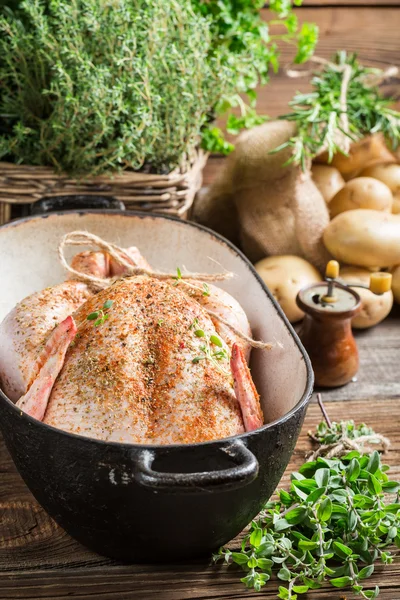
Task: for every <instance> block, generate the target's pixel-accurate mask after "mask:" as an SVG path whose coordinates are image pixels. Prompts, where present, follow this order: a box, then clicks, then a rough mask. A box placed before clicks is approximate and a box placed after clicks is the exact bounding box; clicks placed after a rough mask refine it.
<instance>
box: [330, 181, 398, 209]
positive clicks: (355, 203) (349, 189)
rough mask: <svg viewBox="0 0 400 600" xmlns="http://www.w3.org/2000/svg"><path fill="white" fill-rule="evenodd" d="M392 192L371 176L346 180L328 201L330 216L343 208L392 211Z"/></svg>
mask: <svg viewBox="0 0 400 600" xmlns="http://www.w3.org/2000/svg"><path fill="white" fill-rule="evenodd" d="M392 206H393V194H392V192H391V191H390V189H389V188H388V186H387V185H385V184H384V183H382V181H378V180H377V179H373V178H372V177H357V178H356V179H352V180H351V181H348V182H347V183H346V185H345V186H344V188H342V189H341V190H339V192H338V193H337V194H336V195H335V197H334V198H332V200H331V202H330V203H329V213H330V215H331V218H333V217H336V215H339V214H340V213H342V212H344V211H345V210H354V209H355V208H372V209H373V210H384V211H386V212H392Z"/></svg>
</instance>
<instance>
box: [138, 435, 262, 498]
mask: <svg viewBox="0 0 400 600" xmlns="http://www.w3.org/2000/svg"><path fill="white" fill-rule="evenodd" d="M220 451H222V452H225V453H226V454H227V455H228V456H229V457H230V458H232V459H233V461H234V462H235V463H236V464H235V466H233V467H230V468H229V469H222V470H221V471H203V472H197V473H166V472H162V471H156V470H154V469H153V468H152V464H153V462H154V460H155V453H154V452H153V451H152V450H140V451H139V454H138V455H136V457H135V462H136V468H137V470H136V474H135V479H136V481H137V483H139V484H140V485H142V486H144V487H147V488H152V489H154V490H165V491H170V492H187V493H190V492H192V493H196V492H198V491H199V490H208V491H212V490H222V491H225V490H234V489H237V488H241V487H243V486H245V485H248V484H249V483H251V482H252V481H254V479H255V478H256V477H257V475H258V469H259V465H258V460H257V458H256V457H255V456H254V454H253V453H252V452H251V450H249V449H248V448H247V447H246V446H245V445H244V443H243V442H242V441H241V440H233V441H232V442H231V443H230V444H228V445H227V446H224V447H222V448H221V449H220Z"/></svg>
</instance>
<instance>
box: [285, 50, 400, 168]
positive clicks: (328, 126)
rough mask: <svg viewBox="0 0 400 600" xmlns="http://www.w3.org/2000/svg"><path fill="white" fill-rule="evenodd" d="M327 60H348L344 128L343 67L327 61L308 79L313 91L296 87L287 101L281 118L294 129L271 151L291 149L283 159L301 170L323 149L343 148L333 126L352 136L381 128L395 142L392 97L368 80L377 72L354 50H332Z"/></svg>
mask: <svg viewBox="0 0 400 600" xmlns="http://www.w3.org/2000/svg"><path fill="white" fill-rule="evenodd" d="M332 62H333V63H334V64H336V65H339V66H342V65H344V64H348V65H350V66H351V70H352V74H351V79H350V82H349V85H348V89H347V96H346V104H347V118H348V122H349V131H344V130H343V129H342V128H341V121H340V117H341V114H342V108H341V103H340V94H341V86H342V81H343V72H342V71H340V70H337V69H335V68H334V66H331V65H329V64H328V65H326V66H324V68H323V69H322V70H321V71H320V72H318V73H316V74H315V75H314V77H313V78H312V79H311V85H312V87H313V90H312V91H311V92H309V93H301V92H297V94H296V95H295V96H294V98H293V100H292V101H291V102H290V103H289V105H290V107H291V108H292V112H291V113H289V114H286V115H283V116H282V117H281V118H282V119H287V120H289V121H294V122H295V123H296V125H297V134H296V135H295V136H294V137H292V138H291V139H290V140H289V141H288V142H286V143H285V144H283V145H281V146H279V147H278V148H276V149H275V150H274V152H278V151H279V150H282V149H283V148H287V147H290V148H291V149H292V151H293V154H292V157H291V158H290V159H289V161H288V163H291V162H293V163H295V164H300V165H301V166H302V168H303V170H305V169H306V165H307V162H308V160H310V159H312V158H314V157H315V156H317V155H318V154H319V153H320V152H321V150H323V149H324V150H327V151H328V154H329V159H330V160H331V159H332V157H333V156H334V154H336V153H337V152H342V153H343V151H342V150H341V148H340V145H338V144H337V133H338V131H340V132H341V133H342V134H344V135H346V136H347V137H348V138H349V139H350V140H352V141H357V140H359V139H361V138H362V137H364V136H366V135H369V134H371V133H377V132H381V133H382V134H383V135H384V137H385V139H386V141H387V142H388V144H389V145H390V146H391V147H393V148H394V149H396V148H397V146H398V145H399V143H400V112H398V111H396V110H394V109H393V108H392V105H393V103H394V102H395V100H394V99H393V98H385V97H384V96H383V94H382V92H381V91H380V90H379V87H378V86H377V85H371V84H370V82H371V77H375V76H378V77H379V76H380V75H381V74H382V71H381V70H380V69H375V68H369V67H364V66H363V65H361V64H360V63H359V62H358V60H357V55H356V54H349V55H348V54H347V53H346V52H344V51H341V52H338V53H337V54H336V55H335V57H334V58H333V61H332Z"/></svg>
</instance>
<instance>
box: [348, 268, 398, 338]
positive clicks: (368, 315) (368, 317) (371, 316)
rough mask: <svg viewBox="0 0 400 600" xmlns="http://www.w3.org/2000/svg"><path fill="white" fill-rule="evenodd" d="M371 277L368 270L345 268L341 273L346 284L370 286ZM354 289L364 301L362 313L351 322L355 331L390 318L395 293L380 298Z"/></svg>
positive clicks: (365, 291) (367, 291) (387, 293)
mask: <svg viewBox="0 0 400 600" xmlns="http://www.w3.org/2000/svg"><path fill="white" fill-rule="evenodd" d="M370 275H371V273H370V272H369V271H368V269H361V268H360V267H343V268H342V269H341V271H340V278H341V279H343V280H344V281H345V282H346V283H363V284H365V285H369V279H370ZM354 289H355V291H356V292H357V294H359V296H360V298H361V301H362V307H361V311H360V312H359V313H358V315H356V316H355V317H354V318H353V320H352V322H351V324H352V326H353V327H354V328H355V329H366V328H367V327H373V326H374V325H377V324H378V323H380V322H381V321H383V319H385V318H386V317H387V316H388V314H389V313H390V311H391V309H392V306H393V293H392V292H391V291H389V292H385V293H384V294H382V295H380V296H378V295H377V294H373V293H372V292H371V291H370V290H364V289H362V288H354Z"/></svg>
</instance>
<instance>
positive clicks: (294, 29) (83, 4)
mask: <svg viewBox="0 0 400 600" xmlns="http://www.w3.org/2000/svg"><path fill="white" fill-rule="evenodd" d="M7 4H9V3H7ZM294 4H295V5H299V4H300V2H299V1H297V0H295V2H294ZM263 5H264V2H263V1H262V0H218V1H215V0H213V1H212V2H210V1H209V0H165V1H163V2H148V1H147V0H118V2H98V0H52V1H51V2H43V1H42V0H25V1H24V2H21V3H20V6H19V10H18V11H15V12H13V11H12V10H10V9H8V10H4V11H2V14H4V16H3V17H1V18H0V121H1V126H0V159H1V158H2V157H4V158H6V159H7V160H12V161H13V162H16V163H25V164H33V165H49V166H52V167H54V168H55V169H57V170H58V171H59V172H67V173H70V174H73V175H75V176H80V175H85V176H88V175H97V174H100V173H104V172H110V171H111V172H112V171H116V170H119V169H135V170H138V169H142V168H144V169H145V170H146V171H153V172H154V171H157V172H168V171H170V170H171V169H174V168H176V167H178V166H181V165H182V163H184V162H185V161H186V159H187V157H188V156H190V155H191V154H192V153H193V151H194V149H195V148H196V147H197V146H198V145H199V142H200V141H201V143H202V146H203V147H204V148H206V149H207V150H208V151H211V152H222V153H225V154H227V153H229V152H231V151H232V149H233V145H232V144H231V143H229V142H227V141H226V140H225V137H224V133H223V131H222V130H220V129H219V128H217V127H215V126H214V124H213V122H214V118H215V116H219V115H222V114H224V115H226V117H227V121H228V129H229V130H230V131H234V132H238V131H239V130H240V129H242V128H243V127H253V126H254V125H256V124H257V123H260V122H262V120H263V119H264V117H260V116H259V115H257V113H256V110H255V105H256V92H255V88H256V87H257V86H258V85H259V84H266V83H267V82H268V80H269V74H270V71H271V70H272V71H276V70H277V68H278V64H279V51H278V46H277V42H278V41H282V42H286V43H290V44H294V45H295V46H296V47H297V50H298V51H297V57H296V60H298V61H302V60H305V59H306V58H308V57H309V55H310V54H311V53H312V51H313V48H314V45H315V42H316V28H315V26H311V25H309V26H307V25H305V24H303V25H302V27H301V29H300V30H299V27H298V22H297V18H296V16H295V14H294V13H293V12H292V8H293V3H292V1H291V0H279V1H278V0H275V1H274V2H271V3H270V10H271V13H272V15H273V16H274V17H277V18H275V19H272V21H270V23H267V22H266V21H265V20H263V19H262V17H261V14H260V10H261V8H262V7H263ZM0 10H1V9H0ZM275 31H276V32H277V33H275ZM243 97H245V98H246V99H247V103H246V102H245V101H244V100H243ZM235 109H237V110H238V111H239V112H240V114H239V115H237V114H234V112H233V111H234V110H235Z"/></svg>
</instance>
